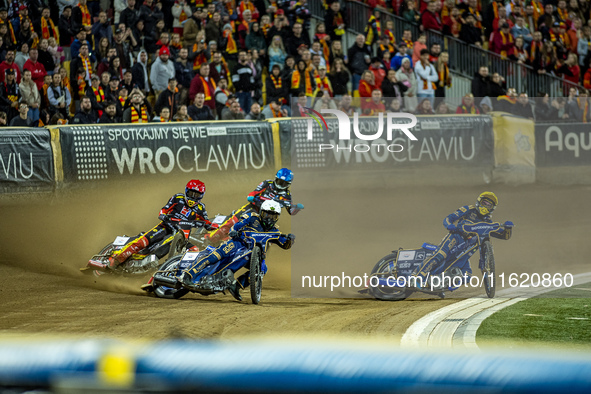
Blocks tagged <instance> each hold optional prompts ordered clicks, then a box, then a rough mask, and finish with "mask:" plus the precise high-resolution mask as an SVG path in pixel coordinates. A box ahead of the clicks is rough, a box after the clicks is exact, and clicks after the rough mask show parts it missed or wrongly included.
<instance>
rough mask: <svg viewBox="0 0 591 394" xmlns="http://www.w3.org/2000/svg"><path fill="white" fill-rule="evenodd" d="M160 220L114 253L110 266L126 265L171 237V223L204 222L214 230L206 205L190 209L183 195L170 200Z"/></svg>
mask: <svg viewBox="0 0 591 394" xmlns="http://www.w3.org/2000/svg"><path fill="white" fill-rule="evenodd" d="M158 219H160V223H158V224H157V225H156V226H155V227H154V228H152V229H151V230H149V231H148V232H146V233H145V234H144V235H142V236H141V237H139V238H137V239H136V240H134V241H133V242H130V243H129V244H127V245H125V247H124V248H122V249H121V250H120V251H119V252H115V253H113V257H112V258H111V259H109V260H110V261H109V266H110V267H111V268H115V267H116V266H117V265H119V264H121V263H124V262H125V260H127V259H128V258H129V256H131V255H133V254H134V253H138V252H139V251H140V250H142V249H144V248H146V247H148V246H149V245H151V244H153V243H154V242H159V241H161V240H162V239H164V238H165V237H167V236H169V235H171V234H172V233H173V232H174V231H175V229H174V227H173V226H172V225H171V224H170V223H169V222H172V223H174V222H180V221H188V222H193V221H202V222H204V223H205V228H208V229H210V228H212V227H211V222H210V221H209V219H208V217H207V211H206V210H205V205H204V204H203V203H202V202H197V203H196V204H195V205H193V207H190V206H189V205H188V204H187V202H186V200H185V195H184V194H183V193H178V194H175V195H174V196H172V197H171V198H170V200H169V201H168V203H166V205H165V206H164V207H163V208H162V209H161V210H160V214H159V216H158Z"/></svg>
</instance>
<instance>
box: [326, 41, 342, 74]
mask: <svg viewBox="0 0 591 394" xmlns="http://www.w3.org/2000/svg"><path fill="white" fill-rule="evenodd" d="M345 57H346V56H345V54H344V52H343V44H342V43H341V42H340V41H333V42H332V44H330V53H329V54H328V64H329V65H330V67H334V63H335V61H336V60H337V59H340V60H342V61H343V64H345V63H346V62H345ZM331 71H332V70H331Z"/></svg>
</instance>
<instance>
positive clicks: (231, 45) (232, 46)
mask: <svg viewBox="0 0 591 394" xmlns="http://www.w3.org/2000/svg"><path fill="white" fill-rule="evenodd" d="M224 38H226V39H228V43H227V44H226V53H227V54H228V55H232V54H234V53H236V52H238V47H237V46H236V41H234V36H233V35H232V32H231V31H229V30H224Z"/></svg>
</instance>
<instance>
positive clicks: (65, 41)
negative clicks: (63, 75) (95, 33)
mask: <svg viewBox="0 0 591 394" xmlns="http://www.w3.org/2000/svg"><path fill="white" fill-rule="evenodd" d="M132 1H133V0H132ZM58 29H59V37H60V39H59V43H60V45H61V46H62V47H63V48H65V51H64V52H65V55H66V60H70V59H71V58H72V56H71V54H70V45H71V44H72V40H73V39H74V37H75V36H76V30H74V25H73V22H72V7H71V6H69V5H68V6H66V7H65V8H64V10H63V12H62V13H61V14H60V18H59V21H58Z"/></svg>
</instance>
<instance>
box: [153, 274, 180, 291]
mask: <svg viewBox="0 0 591 394" xmlns="http://www.w3.org/2000/svg"><path fill="white" fill-rule="evenodd" d="M154 286H166V287H172V288H175V289H176V288H177V286H178V287H179V288H180V282H179V281H178V280H176V278H169V277H167V276H160V275H158V276H154Z"/></svg>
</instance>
